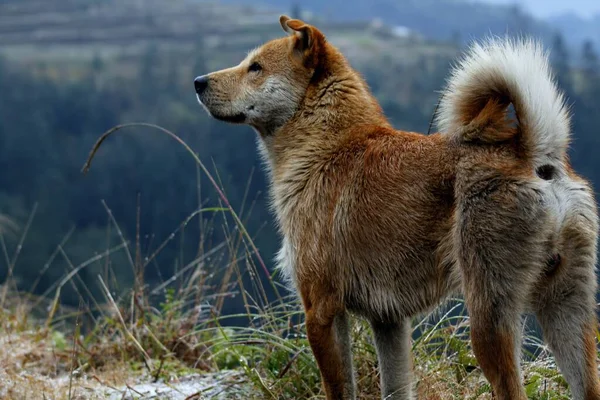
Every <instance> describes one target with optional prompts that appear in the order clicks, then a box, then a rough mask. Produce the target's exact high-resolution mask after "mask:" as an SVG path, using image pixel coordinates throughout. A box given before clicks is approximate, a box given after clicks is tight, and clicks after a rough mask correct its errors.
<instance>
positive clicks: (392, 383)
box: [371, 318, 414, 400]
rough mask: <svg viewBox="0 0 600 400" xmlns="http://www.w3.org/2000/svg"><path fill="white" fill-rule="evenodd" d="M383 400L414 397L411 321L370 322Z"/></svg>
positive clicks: (402, 399)
mask: <svg viewBox="0 0 600 400" xmlns="http://www.w3.org/2000/svg"><path fill="white" fill-rule="evenodd" d="M371 326H372V328H373V334H374V337H375V346H376V348H377V358H378V360H379V374H380V376H381V396H382V398H383V399H384V400H409V399H413V398H414V393H413V382H412V381H413V371H412V360H411V352H410V332H411V328H410V319H408V318H405V319H404V320H402V321H401V322H398V323H381V322H376V321H371Z"/></svg>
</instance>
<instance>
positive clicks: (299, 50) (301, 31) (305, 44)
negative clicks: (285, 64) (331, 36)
mask: <svg viewBox="0 0 600 400" xmlns="http://www.w3.org/2000/svg"><path fill="white" fill-rule="evenodd" d="M279 23H280V24H281V27H282V28H283V30H284V31H285V32H287V33H289V34H292V35H294V52H295V53H296V54H297V55H298V56H300V57H301V58H302V59H303V60H304V62H305V64H306V65H307V66H309V67H312V68H314V67H316V64H317V62H318V58H319V54H320V53H321V52H322V51H323V50H324V47H325V36H324V35H323V34H322V33H321V31H319V30H318V29H317V28H315V27H314V26H312V25H309V24H307V23H305V22H304V21H300V20H299V19H291V18H289V17H287V16H285V15H282V16H281V17H280V18H279Z"/></svg>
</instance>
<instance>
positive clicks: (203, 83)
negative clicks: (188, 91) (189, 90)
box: [194, 75, 208, 94]
mask: <svg viewBox="0 0 600 400" xmlns="http://www.w3.org/2000/svg"><path fill="white" fill-rule="evenodd" d="M207 87H208V75H202V76H199V77H197V78H196V79H194V88H196V93H198V94H202V93H203V92H204V91H205V90H206V88H207Z"/></svg>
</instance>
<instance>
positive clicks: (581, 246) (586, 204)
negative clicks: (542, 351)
mask: <svg viewBox="0 0 600 400" xmlns="http://www.w3.org/2000/svg"><path fill="white" fill-rule="evenodd" d="M562 193H568V198H567V199H566V200H567V201H566V203H567V207H566V208H567V216H566V218H565V219H564V222H563V224H562V230H561V233H560V238H559V243H558V246H557V247H558V251H559V254H560V262H557V263H556V264H557V265H555V266H554V268H553V269H551V270H549V271H548V275H547V277H544V278H542V285H540V288H539V289H538V293H536V296H534V298H535V303H534V305H535V307H536V309H537V316H538V320H539V322H540V325H541V326H542V330H543V334H544V339H545V341H546V342H547V343H548V346H549V347H550V349H551V350H552V352H553V353H554V357H555V358H556V363H557V364H558V367H559V368H560V370H561V372H562V374H563V375H564V377H565V379H566V381H567V382H568V384H569V387H570V389H571V394H572V398H573V399H574V400H599V399H600V384H599V381H598V370H597V361H596V357H597V355H596V354H597V352H596V332H597V320H596V315H595V309H596V299H595V297H596V290H597V284H596V274H595V269H594V266H595V264H596V240H597V229H598V224H597V217H596V212H595V206H594V202H593V199H592V196H591V194H590V193H588V192H587V191H585V190H583V188H582V185H577V184H575V185H570V187H569V188H568V189H567V190H565V191H562Z"/></svg>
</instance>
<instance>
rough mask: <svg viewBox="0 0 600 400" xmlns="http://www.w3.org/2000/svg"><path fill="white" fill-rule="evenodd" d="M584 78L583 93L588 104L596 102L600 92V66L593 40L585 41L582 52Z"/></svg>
mask: <svg viewBox="0 0 600 400" xmlns="http://www.w3.org/2000/svg"><path fill="white" fill-rule="evenodd" d="M581 66H582V78H583V80H584V82H583V85H582V89H581V92H582V93H581V94H582V96H584V98H585V99H586V100H587V102H586V104H589V105H591V104H594V99H595V98H597V97H598V94H599V93H600V66H599V62H598V54H597V53H596V50H595V49H594V43H593V42H592V41H591V40H586V41H585V42H583V48H582V54H581Z"/></svg>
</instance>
